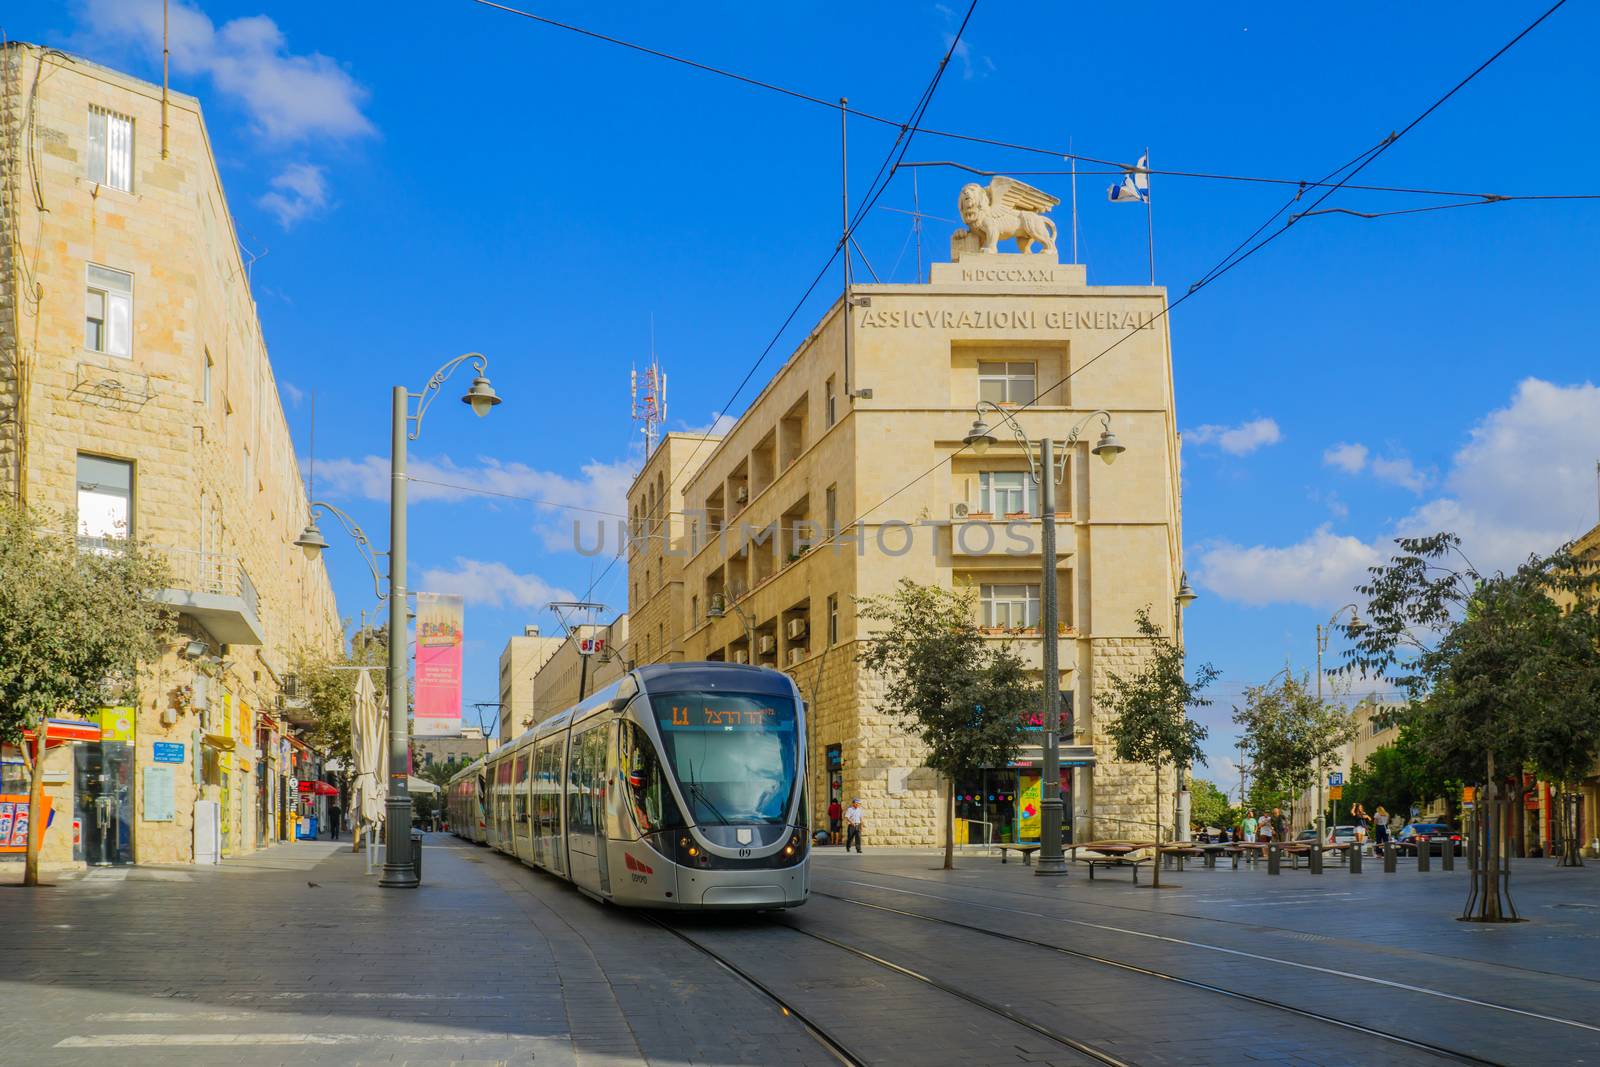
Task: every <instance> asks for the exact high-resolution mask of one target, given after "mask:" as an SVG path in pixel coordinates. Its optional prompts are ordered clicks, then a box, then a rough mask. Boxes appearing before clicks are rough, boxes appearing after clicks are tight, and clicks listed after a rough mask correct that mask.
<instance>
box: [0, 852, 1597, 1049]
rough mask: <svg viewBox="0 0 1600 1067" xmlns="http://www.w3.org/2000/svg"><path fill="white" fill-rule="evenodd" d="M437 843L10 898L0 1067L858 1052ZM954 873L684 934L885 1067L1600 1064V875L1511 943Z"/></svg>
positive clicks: (1333, 881)
mask: <svg viewBox="0 0 1600 1067" xmlns="http://www.w3.org/2000/svg"><path fill="white" fill-rule="evenodd" d="M429 846H430V847H428V848H427V849H426V851H425V856H424V867H425V869H424V887H423V888H422V889H421V890H419V891H417V892H404V891H394V890H383V889H380V888H378V886H377V885H376V875H373V876H368V875H367V874H366V873H365V866H364V862H363V860H362V858H361V857H360V856H357V855H354V854H352V853H351V852H349V851H348V847H349V846H348V845H336V844H333V843H327V842H320V843H298V844H294V845H282V846H278V847H275V848H273V849H269V850H267V851H266V852H263V853H257V854H256V855H254V856H251V857H248V858H245V859H242V860H238V861H229V862H227V863H224V864H223V865H221V866H220V867H215V868H191V867H171V868H159V867H140V868H119V869H99V870H95V871H91V872H89V873H87V874H85V875H82V876H80V877H75V878H66V877H61V878H59V879H58V881H59V884H58V885H57V886H55V887H54V888H49V889H44V890H41V891H33V890H24V889H21V888H17V887H8V886H0V959H3V960H4V961H5V963H4V966H3V969H0V990H3V991H4V994H5V1005H6V1010H5V1011H4V1012H0V1063H7V1064H9V1063H26V1064H30V1065H31V1064H79V1063H83V1064H91V1063H92V1064H105V1063H117V1064H123V1063H127V1064H162V1065H173V1064H211V1063H222V1062H226V1063H229V1064H239V1065H256V1064H276V1063H338V1064H377V1063H385V1064H400V1063H405V1064H440V1063H461V1064H479V1063H483V1064H488V1063H506V1064H515V1063H522V1064H526V1063H552V1064H573V1065H582V1067H589V1065H602V1064H604V1065H609V1064H633V1063H640V1062H649V1063H657V1064H680V1063H682V1064H689V1063H695V1064H700V1063H705V1064H780V1063H781V1064H790V1063H796V1064H824V1063H834V1062H837V1060H836V1059H835V1058H834V1057H833V1056H832V1055H831V1054H830V1053H829V1052H828V1051H827V1050H826V1049H825V1048H824V1047H823V1046H822V1045H821V1044H820V1043H818V1041H816V1040H815V1039H814V1038H813V1037H812V1035H810V1034H808V1033H807V1032H806V1030H805V1029H804V1028H803V1027H802V1026H800V1025H799V1024H798V1022H797V1020H796V1018H794V1017H789V1016H786V1015H785V1014H784V1013H783V1012H782V1011H780V1010H779V1008H778V1006H777V1005H776V1004H774V1002H773V1001H772V1000H770V999H768V998H767V997H766V996H764V995H763V994H761V993H760V992H758V991H757V990H755V989H753V988H752V987H751V986H750V985H749V984H747V983H746V982H745V981H744V980H743V979H742V978H740V977H738V976H737V975H735V974H734V973H732V972H731V971H729V970H728V969H726V968H725V967H723V966H722V965H721V964H719V963H718V962H717V961H716V960H713V959H712V958H710V957H709V956H707V955H704V954H702V953H701V952H697V951H695V950H694V949H693V948H691V947H689V946H688V945H686V944H685V943H684V942H683V941H681V940H679V938H678V937H677V936H675V935H674V934H673V933H671V932H669V931H667V930H663V929H661V928H659V927H657V926H656V925H653V924H652V923H651V922H650V921H648V920H647V919H645V918H643V917H640V916H638V915H637V914H634V913H630V912H625V911H622V910H620V909H616V908H611V907H607V906H602V905H599V904H596V903H595V902H593V901H591V900H589V899H588V898H586V897H584V896H582V895H581V894H579V893H577V892H576V891H574V890H573V889H572V888H571V887H569V886H566V885H564V884H563V883H560V882H558V881H556V880H555V879H552V878H549V877H547V876H545V875H542V874H540V873H539V872H536V871H531V870H528V869H527V868H525V867H522V866H521V865H519V864H517V863H515V862H513V861H511V860H509V859H507V858H506V857H504V856H500V855H497V854H495V853H493V852H490V851H488V850H486V849H482V848H477V847H474V846H470V845H466V844H464V843H462V842H459V841H456V840H454V839H453V838H449V837H446V836H443V835H433V836H431V837H430V838H429ZM937 868H938V858H937V857H936V856H935V855H933V854H932V853H917V852H906V851H881V852H873V851H872V850H871V849H869V850H868V851H867V853H866V854H865V855H862V856H854V855H850V856H847V855H843V854H840V853H838V852H836V851H832V850H823V851H822V852H819V853H818V854H817V855H816V856H815V857H814V860H813V887H814V889H815V890H816V891H817V892H816V895H815V896H814V897H813V899H812V901H811V902H810V903H809V904H807V906H806V907H804V908H801V909H798V910H796V911H794V912H790V913H787V914H784V915H781V916H746V915H734V916H727V915H718V916H690V917H669V918H668V919H667V922H668V924H669V925H670V926H671V927H672V928H674V929H676V930H677V931H679V932H680V933H681V934H682V935H683V936H684V937H687V938H689V939H691V940H693V941H694V942H696V943H697V944H700V945H702V946H704V947H705V948H707V949H709V950H710V951H712V952H714V953H716V954H717V955H718V956H720V957H722V958H723V959H724V960H725V961H727V962H728V963H730V964H732V965H733V966H734V967H737V968H738V969H739V970H741V971H743V972H744V973H745V974H747V975H748V976H750V977H751V978H754V979H756V980H758V981H760V982H761V983H763V984H765V985H767V986H768V987H769V988H770V989H771V990H772V991H773V992H774V993H776V994H777V995H778V996H780V997H781V998H782V999H783V1000H784V1001H785V1002H786V1003H787V1004H789V1005H790V1006H791V1007H792V1008H794V1009H796V1010H797V1011H799V1012H801V1013H803V1014H804V1016H805V1017H806V1018H808V1019H809V1020H811V1021H812V1022H813V1023H814V1024H816V1025H817V1026H819V1027H821V1028H823V1029H825V1030H827V1031H828V1033H829V1035H830V1036H831V1037H832V1038H833V1039H835V1040H836V1041H837V1042H838V1043H839V1044H840V1045H841V1046H843V1047H844V1048H846V1049H848V1050H849V1051H850V1052H851V1053H853V1054H854V1055H855V1056H856V1057H858V1058H859V1059H860V1060H861V1061H862V1062H866V1063H872V1064H945V1063H949V1064H960V1065H962V1067H970V1065H982V1064H1018V1063H1052V1064H1054V1063H1059V1064H1069V1063H1070V1064H1078V1063H1089V1062H1095V1061H1097V1060H1098V1061H1099V1062H1107V1061H1110V1062H1125V1063H1139V1064H1166V1063H1172V1064H1177V1063H1184V1064H1189V1063H1194V1064H1206V1063H1223V1062H1237V1061H1245V1062H1273V1063H1317V1064H1321V1063H1349V1064H1368V1063H1440V1062H1451V1061H1452V1057H1451V1056H1450V1055H1446V1054H1441V1053H1440V1051H1439V1050H1440V1049H1444V1050H1450V1051H1452V1052H1454V1053H1464V1054H1466V1055H1467V1056H1468V1057H1470V1058H1471V1059H1469V1060H1468V1062H1474V1061H1475V1062H1494V1063H1532V1062H1535V1061H1542V1062H1560V1063H1591V1062H1595V1061H1596V1060H1600V952H1597V951H1596V949H1597V948H1600V864H1594V865H1591V866H1590V867H1588V868H1585V869H1582V870H1577V871H1572V870H1556V869H1553V868H1551V867H1549V866H1548V865H1547V861H1545V862H1541V861H1528V862H1526V863H1523V864H1519V866H1518V869H1517V872H1516V876H1515V880H1514V882H1513V890H1514V893H1515V895H1516V899H1517V903H1518V906H1519V908H1520V909H1521V910H1522V912H1523V914H1525V915H1527V916H1529V918H1530V919H1531V921H1529V922H1526V923H1522V924H1517V925H1515V926H1501V927H1482V926H1475V925H1471V924H1464V923H1459V922H1456V921H1454V915H1455V914H1456V912H1457V911H1458V909H1459V906H1460V902H1461V898H1462V896H1463V892H1464V876H1463V874H1462V872H1461V871H1459V870H1458V871H1456V872H1453V873H1451V872H1443V871H1440V870H1438V865H1437V862H1436V863H1435V865H1434V868H1435V869H1434V870H1433V871H1431V872H1428V873H1419V872H1417V871H1416V870H1415V864H1414V861H1413V864H1412V865H1410V866H1409V867H1403V868H1402V869H1401V871H1399V872H1397V873H1396V874H1390V875H1385V874H1383V873H1382V870H1381V865H1380V866H1378V867H1377V868H1376V869H1375V868H1374V866H1373V865H1371V864H1369V865H1368V867H1367V871H1366V872H1365V873H1363V874H1360V875H1351V874H1349V873H1348V872H1347V871H1345V870H1344V869H1343V868H1336V869H1331V870H1329V871H1328V872H1327V873H1325V874H1323V875H1321V876H1312V875H1310V874H1309V873H1308V872H1306V871H1304V870H1301V871H1292V870H1285V871H1284V872H1283V874H1281V875H1279V876H1277V877H1271V876H1268V875H1267V874H1265V872H1264V870H1241V871H1232V870H1226V869H1224V870H1216V871H1208V870H1190V871H1185V872H1183V873H1182V874H1177V873H1172V872H1169V874H1168V879H1169V881H1171V882H1174V883H1178V884H1179V887H1178V888H1164V889H1162V890H1159V891H1154V890H1150V889H1147V888H1144V887H1143V886H1141V887H1139V888H1134V887H1133V886H1132V885H1131V884H1129V883H1128V882H1127V881H1126V880H1122V881H1118V880H1117V879H1115V878H1114V877H1112V876H1102V877H1101V878H1097V880H1096V881H1094V882H1092V883H1091V882H1090V881H1089V880H1088V879H1087V878H1086V877H1084V876H1083V874H1082V873H1081V872H1074V873H1073V875H1072V876H1071V877H1069V878H1066V879H1043V878H1036V877H1034V875H1033V871H1032V868H1029V867H1024V866H1022V865H1020V864H1017V863H1015V862H1013V863H1010V864H1005V865H1002V864H1000V863H999V862H998V860H997V859H995V858H993V857H988V856H978V855H975V854H974V855H972V856H968V857H963V858H962V859H960V860H959V861H958V869H957V870H956V871H953V872H945V871H941V870H938V869H937ZM936 919H942V920H945V922H944V923H942V924H941V923H938V922H935V921H933V920H936ZM819 938H820V939H819ZM823 939H826V940H823ZM852 949H853V950H854V951H853V952H852V951H851V950H852ZM1116 964H1120V966H1117V965H1116ZM1151 972H1155V973H1151ZM930 981H931V982H933V983H937V986H936V985H933V984H929V983H930ZM938 986H942V987H943V988H939V987H938ZM1331 1020H1344V1021H1348V1022H1351V1023H1355V1024H1358V1025H1359V1026H1361V1027H1365V1028H1367V1029H1366V1030H1358V1029H1351V1028H1344V1027H1340V1026H1339V1025H1337V1024H1336V1022H1335V1021H1331ZM1041 1031H1043V1032H1041ZM1369 1031H1377V1033H1373V1032H1369ZM1383 1034H1393V1035H1396V1036H1399V1037H1402V1038H1405V1039H1409V1040H1410V1041H1412V1042H1413V1043H1411V1044H1403V1043H1396V1042H1394V1041H1392V1040H1386V1039H1385V1038H1384V1037H1383V1036H1382V1035H1383ZM1064 1042H1065V1043H1064ZM1074 1046H1076V1047H1074ZM1426 1046H1436V1047H1435V1048H1433V1049H1430V1048H1428V1047H1426ZM1460 1061H1461V1060H1460V1059H1459V1058H1455V1059H1454V1062H1460Z"/></svg>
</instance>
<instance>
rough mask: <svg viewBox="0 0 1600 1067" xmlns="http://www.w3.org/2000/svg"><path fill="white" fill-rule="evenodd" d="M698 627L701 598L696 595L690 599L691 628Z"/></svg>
mask: <svg viewBox="0 0 1600 1067" xmlns="http://www.w3.org/2000/svg"><path fill="white" fill-rule="evenodd" d="M698 625H700V597H699V596H698V595H695V596H691V597H690V598H689V628H690V629H693V628H694V627H696V626H698Z"/></svg>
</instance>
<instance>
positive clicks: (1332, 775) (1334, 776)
mask: <svg viewBox="0 0 1600 1067" xmlns="http://www.w3.org/2000/svg"><path fill="white" fill-rule="evenodd" d="M1328 784H1329V785H1344V772H1343V771H1330V772H1329V773H1328Z"/></svg>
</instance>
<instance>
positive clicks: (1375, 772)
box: [1344, 725, 1460, 814]
mask: <svg viewBox="0 0 1600 1067" xmlns="http://www.w3.org/2000/svg"><path fill="white" fill-rule="evenodd" d="M1459 789H1460V783H1459V782H1457V781H1453V780H1450V779H1446V778H1444V777H1443V776H1441V775H1440V774H1439V773H1438V772H1437V771H1436V770H1435V769H1434V768H1433V766H1432V765H1431V764H1429V763H1428V761H1427V760H1426V759H1425V758H1423V756H1422V755H1421V754H1420V753H1419V752H1418V751H1417V742H1416V737H1415V729H1414V728H1413V727H1411V726H1409V725H1408V726H1402V727H1401V728H1400V736H1399V738H1398V739H1396V741H1395V743H1394V744H1392V745H1385V746H1383V747H1382V748H1380V749H1378V750H1377V751H1375V752H1373V753H1372V755H1370V756H1368V757H1367V759H1366V762H1364V763H1362V764H1361V765H1360V766H1359V767H1354V768H1352V769H1351V771H1350V775H1349V777H1348V778H1346V779H1345V783H1344V804H1345V805H1346V807H1347V808H1348V807H1351V806H1354V805H1356V804H1360V805H1361V806H1362V807H1363V808H1365V809H1366V810H1367V811H1369V812H1375V811H1377V809H1378V808H1379V807H1382V808H1385V809H1387V810H1388V811H1390V812H1392V813H1395V814H1404V813H1405V812H1408V811H1410V810H1411V807H1412V805H1413V804H1422V803H1423V802H1425V801H1427V800H1430V799H1432V798H1434V797H1438V796H1444V797H1450V796H1454V795H1459V793H1458V790H1459Z"/></svg>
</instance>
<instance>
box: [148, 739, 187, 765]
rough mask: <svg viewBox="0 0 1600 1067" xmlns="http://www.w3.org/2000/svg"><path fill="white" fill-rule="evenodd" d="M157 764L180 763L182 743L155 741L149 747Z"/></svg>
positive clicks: (181, 760) (181, 759)
mask: <svg viewBox="0 0 1600 1067" xmlns="http://www.w3.org/2000/svg"><path fill="white" fill-rule="evenodd" d="M151 748H152V751H153V753H154V755H155V761H156V762H157V763H182V762H183V742H182V741H157V742H156V743H155V744H154V745H153V746H151Z"/></svg>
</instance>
